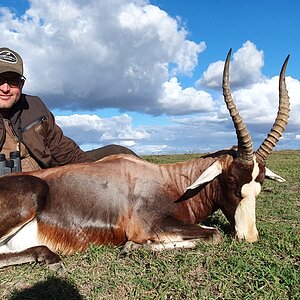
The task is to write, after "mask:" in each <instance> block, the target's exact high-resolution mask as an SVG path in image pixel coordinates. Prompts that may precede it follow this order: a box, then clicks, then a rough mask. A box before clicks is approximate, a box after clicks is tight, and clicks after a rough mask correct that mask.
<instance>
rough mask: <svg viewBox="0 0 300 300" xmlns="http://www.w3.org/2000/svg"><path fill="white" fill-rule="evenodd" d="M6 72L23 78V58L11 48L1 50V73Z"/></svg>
mask: <svg viewBox="0 0 300 300" xmlns="http://www.w3.org/2000/svg"><path fill="white" fill-rule="evenodd" d="M4 72H15V73H18V74H20V75H21V76H23V60H22V58H21V56H20V55H19V54H18V53H17V52H15V51H13V50H11V49H9V48H0V73H4Z"/></svg>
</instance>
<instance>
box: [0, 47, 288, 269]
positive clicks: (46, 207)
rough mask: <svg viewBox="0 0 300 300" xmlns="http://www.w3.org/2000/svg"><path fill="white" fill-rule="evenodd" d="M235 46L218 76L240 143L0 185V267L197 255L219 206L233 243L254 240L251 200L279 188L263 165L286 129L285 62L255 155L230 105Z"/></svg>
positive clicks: (60, 170)
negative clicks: (90, 255)
mask: <svg viewBox="0 0 300 300" xmlns="http://www.w3.org/2000/svg"><path fill="white" fill-rule="evenodd" d="M230 56H231V49H230V51H229V53H228V55H227V58H226V61H225V66H224V71H223V85H222V87H223V95H224V100H225V103H226V105H227V108H228V110H229V113H230V116H231V118H232V120H233V124H234V126H235V130H236V135H237V140H238V145H237V146H236V147H233V148H231V149H229V150H220V151H218V152H215V153H212V154H208V155H205V156H201V157H199V158H196V159H192V160H189V161H186V162H179V163H174V164H154V163H150V162H147V161H145V160H143V159H141V158H139V157H135V156H132V155H127V154H123V155H122V154H117V155H112V156H108V157H105V158H103V159H101V160H99V161H97V162H92V163H81V164H73V165H66V166H61V167H56V168H51V169H44V170H40V171H35V172H28V173H16V174H11V175H5V176H3V177H1V178H0V208H1V215H0V267H5V266H9V265H16V264H21V263H28V262H43V263H48V264H52V263H56V262H59V261H60V256H59V254H64V255H69V254H72V253H74V252H76V251H84V250H86V249H87V248H88V247H89V245H91V244H96V245H102V244H106V245H117V246H120V245H124V248H123V250H121V254H122V255H126V254H128V253H129V252H130V251H131V250H134V249H136V248H139V247H144V248H146V249H149V250H153V251H159V250H163V249H177V248H194V247H196V246H197V243H198V242H199V241H200V240H202V241H207V242H213V243H217V242H220V241H221V240H222V236H221V233H220V232H219V231H218V230H217V229H216V228H213V227H205V226H200V225H198V224H199V223H202V222H204V221H205V220H206V219H207V218H208V217H209V216H210V215H211V214H212V213H213V212H215V211H216V210H218V209H220V210H221V211H222V212H223V213H224V215H225V217H226V218H227V220H228V222H229V223H230V225H231V228H232V230H233V232H234V233H235V235H236V237H237V239H238V240H241V241H242V240H245V241H247V242H255V241H257V239H258V231H257V228H256V216H255V202H256V199H257V197H258V195H259V193H260V191H261V187H262V184H263V181H264V179H265V178H270V179H273V180H277V181H284V179H283V178H282V177H280V176H279V175H276V174H275V173H273V172H272V171H271V170H269V169H268V168H267V167H266V160H267V157H268V155H269V154H270V153H271V151H272V149H273V148H274V147H275V145H276V143H277V142H278V140H279V138H280V137H281V136H282V133H283V131H284V130H285V127H286V125H287V121H288V117H289V97H288V92H287V88H286V83H285V73H286V66H287V62H288V59H289V56H288V57H287V58H286V60H285V62H284V64H283V66H282V69H281V73H280V78H279V108H278V113H277V117H276V119H275V123H274V125H273V127H272V128H271V130H270V133H269V134H268V136H267V137H266V138H265V140H264V141H263V143H262V144H261V146H260V147H259V149H258V150H257V151H255V152H254V151H253V145H252V139H251V136H250V134H249V132H248V131H247V129H246V126H245V124H244V123H243V121H242V118H241V117H240V115H239V112H238V110H237V108H236V105H235V103H234V101H233V98H232V95H231V90H230V84H229V63H230Z"/></svg>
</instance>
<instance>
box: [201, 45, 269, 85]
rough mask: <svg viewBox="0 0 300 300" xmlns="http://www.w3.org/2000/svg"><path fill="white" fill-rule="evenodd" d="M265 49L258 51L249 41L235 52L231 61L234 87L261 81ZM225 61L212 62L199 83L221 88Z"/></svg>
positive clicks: (231, 81) (231, 79)
mask: <svg viewBox="0 0 300 300" xmlns="http://www.w3.org/2000/svg"><path fill="white" fill-rule="evenodd" d="M263 63H264V61H263V51H258V50H257V48H256V46H255V45H254V44H253V43H252V42H250V41H247V42H246V43H244V44H243V46H242V48H240V49H239V50H238V51H236V52H235V53H234V54H233V57H232V62H231V63H230V84H231V86H232V87H240V86H248V85H251V84H253V83H257V82H260V81H261V80H262V79H263V76H262V73H261V68H262V67H263ZM223 68H224V61H217V62H214V63H211V64H210V65H209V66H208V68H207V70H206V71H205V72H204V74H203V77H202V78H201V79H200V80H198V82H197V85H199V86H204V87H209V88H214V89H220V88H221V83H222V74H223Z"/></svg>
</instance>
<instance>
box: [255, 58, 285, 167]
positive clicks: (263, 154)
mask: <svg viewBox="0 0 300 300" xmlns="http://www.w3.org/2000/svg"><path fill="white" fill-rule="evenodd" d="M289 58H290V55H288V56H287V58H286V59H285V61H284V63H283V65H282V68H281V72H280V76H279V106H278V113H277V117H276V119H275V122H274V124H273V127H272V129H271V130H270V133H269V134H268V136H267V137H266V138H265V140H264V141H263V143H262V144H261V145H260V147H259V149H258V150H257V151H256V157H257V160H258V161H260V162H262V163H264V162H265V161H266V160H267V157H268V155H269V154H270V153H271V152H272V150H273V148H274V147H275V146H276V143H277V142H278V140H279V139H280V137H281V136H282V133H283V132H284V130H285V128H286V125H287V123H288V119H289V112H290V99H289V95H288V91H287V88H286V84H285V73H286V67H287V63H288V61H289Z"/></svg>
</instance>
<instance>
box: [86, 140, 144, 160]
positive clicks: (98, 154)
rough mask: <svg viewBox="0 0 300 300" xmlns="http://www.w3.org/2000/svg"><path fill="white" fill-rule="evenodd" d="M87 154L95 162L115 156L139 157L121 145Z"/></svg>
mask: <svg viewBox="0 0 300 300" xmlns="http://www.w3.org/2000/svg"><path fill="white" fill-rule="evenodd" d="M86 154H87V156H88V158H90V159H92V160H94V161H96V160H98V159H101V158H103V157H105V156H109V155H113V154H130V155H134V156H137V157H138V155H137V154H136V153H135V152H133V151H132V150H130V149H128V148H126V147H123V146H120V145H113V144H112V145H107V146H104V147H101V148H98V149H93V150H89V151H86Z"/></svg>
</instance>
